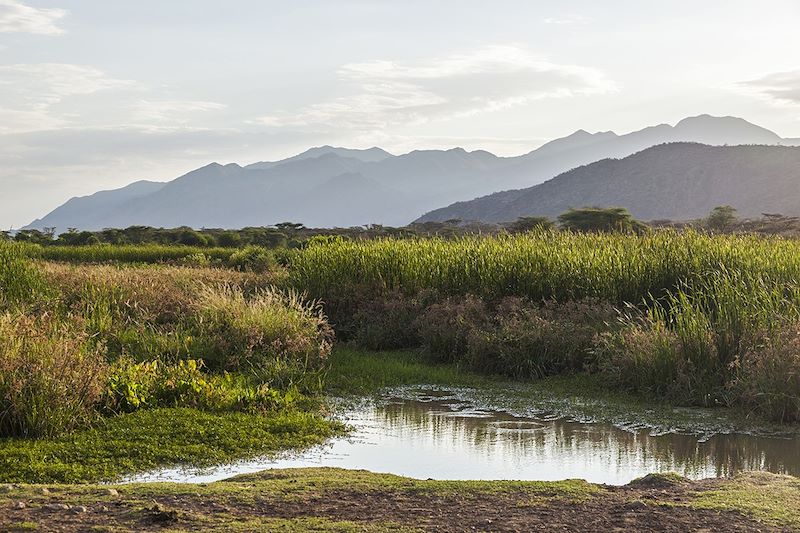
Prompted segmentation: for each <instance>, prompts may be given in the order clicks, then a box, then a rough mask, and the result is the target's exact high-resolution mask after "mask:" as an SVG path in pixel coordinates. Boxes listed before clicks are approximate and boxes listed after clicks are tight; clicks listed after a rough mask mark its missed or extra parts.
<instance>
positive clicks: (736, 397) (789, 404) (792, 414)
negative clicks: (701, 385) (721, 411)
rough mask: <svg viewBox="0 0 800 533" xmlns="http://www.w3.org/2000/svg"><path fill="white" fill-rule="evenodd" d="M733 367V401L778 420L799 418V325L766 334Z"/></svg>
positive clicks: (794, 324)
mask: <svg viewBox="0 0 800 533" xmlns="http://www.w3.org/2000/svg"><path fill="white" fill-rule="evenodd" d="M733 369H734V375H733V379H732V380H731V383H730V385H729V389H730V392H731V395H732V398H731V401H732V402H733V403H734V404H736V405H739V406H741V407H743V408H745V409H747V410H749V411H750V412H753V413H756V414H758V415H760V416H765V417H767V418H769V419H771V420H775V421H777V422H798V421H800V324H798V323H796V322H795V323H791V324H788V325H786V326H785V327H783V328H782V329H781V330H779V331H778V332H777V333H773V334H769V335H768V336H766V338H765V340H764V341H763V342H762V343H759V344H758V345H757V346H754V347H753V348H752V349H750V350H748V351H747V352H745V353H744V354H743V355H742V356H741V357H739V358H737V359H736V361H735V362H734V365H733Z"/></svg>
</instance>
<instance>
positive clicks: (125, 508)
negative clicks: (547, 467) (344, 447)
mask: <svg viewBox="0 0 800 533" xmlns="http://www.w3.org/2000/svg"><path fill="white" fill-rule="evenodd" d="M109 489H111V487H110V486H97V485H93V486H83V485H68V486H52V487H47V488H44V487H41V486H12V487H8V486H6V487H3V490H4V491H5V492H4V493H2V494H0V530H2V531H15V530H16V531H24V530H38V531H226V532H231V531H398V530H409V531H432V532H464V531H493V532H494V531H497V532H501V531H502V532H505V531H520V532H521V531H589V532H593V531H596V532H603V533H607V532H611V531H644V532H647V531H675V532H684V531H742V532H750V531H753V532H754V531H796V530H799V529H798V528H800V507H793V506H795V505H796V504H797V502H800V480H797V479H796V478H787V477H785V476H769V475H757V476H754V477H746V478H739V479H737V480H731V481H721V480H706V481H701V482H686V481H680V480H673V479H665V478H663V477H657V478H652V479H648V480H646V481H645V482H640V483H638V484H631V485H627V486H624V487H606V486H597V485H591V484H588V483H584V482H580V481H570V482H555V483H538V482H533V483H519V482H438V481H414V480H408V479H405V478H399V477H395V476H385V475H377V474H370V473H367V472H353V471H342V470H335V469H300V470H281V471H274V472H269V473H265V474H259V475H253V476H245V477H241V478H236V479H235V480H233V481H226V482H219V483H211V484H207V485H174V484H152V485H122V486H116V487H114V488H113V489H111V490H109ZM115 491H116V492H117V493H116V494H115ZM747 494H750V495H751V496H750V497H748V496H746V495H747ZM729 500H730V503H729ZM777 500H783V501H784V502H785V503H786V505H787V506H788V507H785V508H784V507H782V505H783V504H781V503H779V504H778V507H777V508H776V507H775V502H776V501H777ZM737 501H738V503H737ZM19 502H22V505H20V503H19ZM67 506H69V508H67ZM737 506H738V507H739V508H738V509H737ZM759 506H760V507H759ZM16 507H19V508H16ZM793 510H794V511H796V513H797V516H795V515H794V513H793Z"/></svg>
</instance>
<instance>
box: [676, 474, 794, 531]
mask: <svg viewBox="0 0 800 533" xmlns="http://www.w3.org/2000/svg"><path fill="white" fill-rule="evenodd" d="M689 505H690V506H691V507H698V508H702V509H716V510H723V511H739V512H741V513H743V514H746V515H748V516H751V517H753V518H755V519H758V520H762V521H764V522H766V523H768V524H773V525H777V526H789V527H792V528H800V478H796V477H792V476H781V475H777V474H769V473H766V472H752V473H748V474H741V475H739V476H736V477H735V478H733V479H731V480H729V481H726V482H724V483H722V484H720V486H719V488H716V489H714V490H708V491H702V492H698V493H697V494H695V496H694V498H693V499H692V501H691V503H690V504H689Z"/></svg>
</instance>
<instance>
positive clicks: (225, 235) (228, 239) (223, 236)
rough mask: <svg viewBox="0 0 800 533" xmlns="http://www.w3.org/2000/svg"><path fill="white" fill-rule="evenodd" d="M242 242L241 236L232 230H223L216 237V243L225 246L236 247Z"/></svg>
mask: <svg viewBox="0 0 800 533" xmlns="http://www.w3.org/2000/svg"><path fill="white" fill-rule="evenodd" d="M241 243H242V238H241V237H240V236H239V234H238V233H235V232H233V231H223V232H222V233H220V234H219V236H218V237H217V244H218V245H220V246H222V247H225V248H236V247H237V246H239V245H240V244H241Z"/></svg>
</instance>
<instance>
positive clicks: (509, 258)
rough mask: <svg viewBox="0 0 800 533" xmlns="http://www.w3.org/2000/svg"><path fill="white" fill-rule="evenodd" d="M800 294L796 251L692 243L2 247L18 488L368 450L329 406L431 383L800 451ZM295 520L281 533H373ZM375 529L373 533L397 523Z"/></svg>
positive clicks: (583, 237)
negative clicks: (761, 437) (328, 449)
mask: <svg viewBox="0 0 800 533" xmlns="http://www.w3.org/2000/svg"><path fill="white" fill-rule="evenodd" d="M798 280H800V244H798V243H797V242H795V241H792V240H787V239H781V238H767V237H755V236H735V235H708V234H701V233H694V232H691V231H685V232H677V231H674V230H659V231H654V232H644V233H642V234H635V233H628V234H623V233H589V234H585V233H573V232H567V231H555V230H551V229H543V228H535V229H533V230H532V231H529V232H525V233H520V234H515V235H509V234H500V235H492V236H457V237H452V238H437V237H426V238H416V237H414V238H409V237H407V236H406V237H404V238H401V239H395V238H378V239H369V240H363V239H350V238H344V237H342V236H324V237H314V238H311V239H309V240H307V241H306V242H304V243H303V244H302V245H301V246H297V247H294V248H291V249H290V248H286V247H281V248H277V249H274V248H273V249H270V248H266V247H261V246H256V245H248V246H247V247H239V248H236V247H229V248H225V247H218V248H208V247H203V246H199V247H197V246H195V247H192V246H183V245H152V244H147V245H86V246H74V245H73V246H40V245H36V244H31V243H11V242H0V289H1V290H2V292H0V333H2V335H0V352H1V353H0V481H3V482H9V483H50V484H52V483H86V482H98V481H114V480H119V479H121V478H122V477H124V476H129V475H132V474H137V473H141V472H144V471H147V470H153V469H158V468H163V467H169V466H175V465H181V464H192V465H196V466H211V465H215V464H220V463H228V462H232V461H235V460H237V459H242V458H247V457H257V456H264V455H267V456H271V455H273V454H276V453H278V452H281V451H282V450H288V449H294V450H297V449H303V448H307V447H309V446H312V445H315V444H319V443H321V442H324V441H326V440H327V439H329V438H331V437H333V436H336V435H341V434H343V432H345V431H346V428H345V427H344V425H343V424H342V423H341V422H339V421H337V420H336V418H335V417H334V418H331V417H330V416H328V415H329V414H330V412H331V410H332V409H334V410H335V408H336V406H335V404H332V403H331V401H330V400H329V397H330V396H332V395H333V396H343V395H344V396H348V395H349V396H352V395H356V396H359V395H360V396H364V395H372V394H375V393H376V392H377V391H379V390H381V389H384V388H386V387H396V386H400V385H415V384H429V385H441V386H448V387H459V386H460V387H470V388H473V389H478V390H481V389H485V390H490V389H492V388H496V389H504V390H507V391H508V390H511V391H514V394H518V396H519V397H520V398H522V399H523V401H525V402H528V403H530V404H536V405H539V406H540V407H541V410H543V411H544V410H550V412H551V413H555V414H557V415H558V416H560V417H567V418H572V419H579V420H588V419H591V420H595V421H600V422H607V423H610V424H612V425H615V426H617V427H619V426H625V425H626V424H627V425H629V426H631V425H632V426H638V427H649V428H659V429H660V430H665V431H678V430H680V431H688V432H694V433H703V432H706V433H708V434H713V433H715V432H719V433H723V432H726V431H727V432H731V431H741V432H755V433H758V432H761V433H764V434H766V433H783V434H789V435H796V431H797V423H798V420H800V348H798V345H800V334H799V333H798V324H800V284H798ZM337 343H338V347H335V344H337ZM515 387H516V388H515ZM676 407H702V408H704V409H705V410H702V411H696V410H692V409H689V410H684V409H676ZM698 413H700V414H698ZM792 439H794V440H792ZM795 440H796V436H795V437H792V438H791V439H790V440H788V441H787V442H788V443H790V444H788V445H789V446H791V445H793V444H794V443H795ZM297 475H298V476H304V475H306V474H302V473H298V474H297ZM326 475H327V474H326ZM737 479H739V481H736V482H735V481H726V482H723V481H720V482H719V483H721V485H719V487H723V486H724V487H734V486H736V487H739V488H737V489H736V490H740V489H741V487H743V486H745V487H751V486H752V485H753V484H755V485H757V484H758V483H765V484H773V483H779V484H780V483H782V484H784V485H785V486H786V487H789V489H787V490H789V491H790V493H791V495H792V496H791V497H796V493H795V492H791V491H796V490H797V486H796V483H795V482H794V481H792V479H793V478H783V477H774V478H770V477H764V478H758V482H757V483H756V482H755V481H753V479H756V478H737ZM742 479H745V480H746V481H741V480H742ZM787 479H788V481H787ZM404 483H405V482H404ZM409 483H411V482H409ZM687 483H688V482H687ZM692 483H695V482H692ZM736 483H739V485H736ZM742 483H744V485H742ZM793 483H795V484H793ZM217 485H218V484H215V485H214V486H217ZM784 485H781V486H784ZM219 486H220V487H222V488H224V487H230V486H231V485H225V484H219ZM467 486H468V485H464V486H463V487H462V486H459V487H460V488H459V489H458V490H462V489H464V490H466V489H465V487H467ZM25 487H27V486H23V487H22V488H20V489H19V490H22V491H26V490H29V489H28V488H25ZM87 487H88V486H87ZM143 487H145V486H141V487H140V486H136V488H135V489H131V492H130V494H131V496H132V497H133V496H134V494H135V495H136V496H135V498H136V503H130V505H132V506H133V507H130V508H129V509H128V510H130V509H133V508H136V509H139V508H140V507H141V505H140V503H139V497H140V496H139V491H144V492H147V491H149V490H163V492H162V495H163V496H164V497H165V498H171V496H169V497H168V496H167V495H168V494H170V492H171V491H172V489H171V488H167V487H165V486H158V487H159V488H158V489H155V488H153V489H145V488H143ZM154 487H155V486H154ZM470 487H471V486H470ZM548 487H549V488H548V489H547V490H556V489H555V487H556V485H552V486H548ZM589 487H592V488H591V491H595V492H596V491H600V492H601V493H603V494H605V492H603V491H605V490H606V489H600V488H598V487H597V486H594V485H589ZM703 487H705V485H703ZM719 487H718V488H719ZM15 490H18V489H15V488H14V489H13V490H12V492H13V491H15ZM59 490H63V491H64V494H73V493H74V491H77V492H81V491H83V489H80V488H62V489H59ZM87 490H88V489H87ZM381 490H383V489H381ZM470 490H472V489H470ZM526 490H527V489H526ZM631 490H633V489H631ZM693 490H694V489H693ZM703 490H705V489H703ZM720 490H722V489H720ZM731 490H734V489H731ZM741 490H744V489H741ZM748 490H749V489H748ZM14 494H16V493H14ZM615 494H616V493H615ZM709 494H711V493H709ZM714 494H716V493H714ZM726 494H727V493H726ZM591 497H592V498H594V496H591ZM615 497H616V496H615ZM692 498H694V496H693V497H692ZM762 500H763V499H762ZM26 501H28V503H29V504H30V505H33V506H34V507H35V506H36V505H38V503H37V501H38V500H36V499H33V500H31V499H30V498H29V499H28V500H26ZM159 501H160V500H159ZM515 501H516V500H515ZM692 501H694V500H692ZM697 501H703V502H706V503H707V504H708V505H707V506H708V507H711V506H713V505H719V506H722V507H720V508H726V507H724V504H723V503H720V502H724V501H727V500H725V498H723V497H721V496H719V497H718V496H713V497H712V496H708V497H707V498H705V499H703V498H698V500H697ZM743 501H744V500H743ZM748 501H749V500H748ZM39 503H41V502H39ZM662 503H663V502H662ZM767 503H768V502H764V501H761V503H755V504H752V506H751V507H748V509H746V510H744V511H743V512H744V513H745V514H743V515H741V516H749V517H752V516H756V515H758V516H759V517H760V516H761V515H760V514H759V513H761V514H764V513H769V512H771V511H769V510H768V507H769V506H768V505H767ZM126 505H128V504H126ZM159 505H168V504H162V503H160V504H159ZM659 505H661V504H659ZM664 505H666V503H664ZM743 505H744V506H745V507H746V506H747V505H750V504H747V505H745V504H743ZM180 507H181V506H180V505H178V506H177V507H176V510H175V513H177V514H176V515H175V516H184V514H182V513H188V514H185V516H194V515H193V514H192V513H195V511H193V510H191V509H182V508H181V509H180V510H177V509H178V508H180ZM726 509H727V508H726ZM742 509H744V507H742ZM754 509H755V510H754ZM26 512H27V511H26ZM137 512H138V511H137ZM142 512H143V513H145V514H147V513H150V511H147V510H146V509H145V510H143V511H142ZM159 512H160V511H159ZM292 513H294V514H292ZM748 513H749V514H748ZM775 513H777V514H776V516H783V515H782V514H781V513H783V511H780V510H777V511H775ZM22 514H25V513H21V514H20V517H21V518H20V520H19V521H17V522H15V524H17V526H19V527H22V526H20V524H23V523H24V522H25V521H26V519H25V518H24V517H22ZM156 514H158V513H156ZM167 514H170V516H172V515H173V514H174V513H172V511H169V512H168V513H167ZM234 514H235V513H234ZM257 514H258V513H256V515H257ZM279 514H280V513H279ZM284 514H285V515H286V516H282V517H281V516H277V515H270V518H269V520H284V521H285V523H284V522H282V523H281V524H282V525H281V527H286V528H287V530H291V528H292V527H295V528H296V529H298V528H299V529H302V528H303V527H306V526H308V524H309V523H310V522H307V521H308V520H314V521H315V522H314V524H317V525H319V527H320V528H322V529H324V528H325V527H330V528H333V529H335V530H347V528H350V527H351V526H352V527H356V526H354V525H353V524H343V523H341V520H340V519H341V518H342V516H339V515H337V514H336V513H335V512H333V511H331V513H321V514H318V515H313V516H312V515H309V516H305V515H303V516H302V517H299V515H297V513H295V512H294V511H286V513H284ZM784 514H785V513H784ZM790 514H791V513H790ZM134 515H136V513H133V514H130V516H131V517H133V516H134ZM143 516H144V515H143ZM147 516H149V514H147ZM698 516H699V515H698ZM765 516H766V515H765ZM770 516H771V518H768V519H766V518H765V520H767V523H769V524H772V525H776V527H780V526H786V527H792V526H795V525H796V524H794V523H792V522H791V519H786V518H785V517H784V518H774V516H772V515H770ZM261 518H263V516H262V517H261ZM790 518H791V517H790ZM140 519H141V520H145V519H146V518H142V517H139V518H136V520H140ZM251 519H252V520H256V522H257V521H258V520H260V518H258V517H257V516H255V515H252V516H246V517H241V520H244V521H243V522H241V523H250V522H247V520H251ZM749 519H750V518H748V520H749ZM114 520H118V523H119V524H123V525H121V526H120V527H123V528H124V527H130V524H131V522H125V520H127V518H125V519H122V518H120V517H117V516H116V515H115V518H114ZM189 520H190V522H191V520H194V518H191V519H189ZM201 520H205V518H201ZM215 520H216V518H215ZM237 520H239V519H238V518H237ZM298 520H300V522H298ZM770 520H771V521H770ZM787 520H788V521H787ZM34 522H36V521H34ZM256 522H252V524H256ZM372 522H374V520H372V519H369V520H367V522H364V521H363V520H362V521H359V523H358V524H357V528H360V527H362V526H364V527H366V526H365V524H367V523H368V525H369V527H372V526H374V527H375V528H378V529H379V528H380V527H384V526H386V524H382V523H378V522H376V523H374V524H373V523H372ZM400 522H401V523H402V524H401V525H403V527H416V526H417V525H420V524H416V525H415V524H410V523H407V522H406V521H403V520H401V521H400ZM39 523H40V524H45V523H46V520H44V522H39ZM276 523H277V522H274V523H273V522H270V524H272V525H274V524H276ZM187 524H188V522H187ZM215 524H217V523H216V522H214V523H213V524H212V523H211V522H209V523H208V524H207V525H209V527H211V526H212V525H215ZM258 524H260V525H259V527H261V526H263V524H261V523H260V522H258ZM298 524H299V525H298ZM303 524H305V525H303ZM320 524H321V525H320ZM370 524H371V525H370ZM179 525H180V524H178V525H176V526H175V527H176V528H178V529H180V527H178V526H179ZM184 525H186V524H184ZM390 526H391V527H394V526H397V524H394V525H392V524H390V525H389V526H386V527H390ZM9 527H10V526H9ZM181 527H182V526H181ZM186 527H189V526H188V525H187V526H186ZM265 527H266V526H265ZM315 527H316V526H315ZM423 527H424V524H423Z"/></svg>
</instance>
